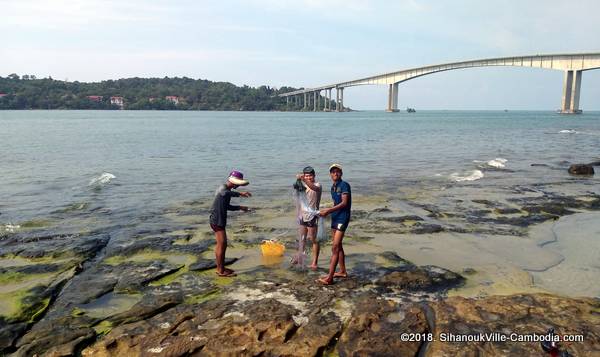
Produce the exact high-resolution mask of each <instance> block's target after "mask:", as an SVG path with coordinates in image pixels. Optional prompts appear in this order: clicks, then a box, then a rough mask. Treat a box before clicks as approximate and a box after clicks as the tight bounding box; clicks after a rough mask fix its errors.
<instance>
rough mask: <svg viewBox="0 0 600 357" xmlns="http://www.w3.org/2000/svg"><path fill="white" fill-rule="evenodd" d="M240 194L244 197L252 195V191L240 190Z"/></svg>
mask: <svg viewBox="0 0 600 357" xmlns="http://www.w3.org/2000/svg"><path fill="white" fill-rule="evenodd" d="M240 196H242V197H251V196H252V194H251V193H250V192H240Z"/></svg>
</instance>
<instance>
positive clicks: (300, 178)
mask: <svg viewBox="0 0 600 357" xmlns="http://www.w3.org/2000/svg"><path fill="white" fill-rule="evenodd" d="M302 179H304V175H303V174H296V180H302Z"/></svg>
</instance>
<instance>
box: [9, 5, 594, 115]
mask: <svg viewBox="0 0 600 357" xmlns="http://www.w3.org/2000/svg"><path fill="white" fill-rule="evenodd" d="M599 30H600V2H598V1H593V0H590V1H577V0H573V1H564V0H560V1H556V0H545V1H523V0H520V1H516V0H515V1H509V0H506V1H501V0H496V1H494V2H491V1H481V0H477V1H417V0H412V1H410V0H408V1H391V0H390V1H367V0H331V1H326V0H293V1H285V0H238V1H226V0H222V1H191V0H190V1H184V0H169V1H141V0H128V1H122V0H120V1H113V0H81V1H76V0H18V1H17V0H0V31H1V33H2V35H1V38H2V46H1V47H0V75H1V76H6V75H8V74H10V73H13V72H14V73H18V74H35V75H36V76H38V77H46V76H52V77H53V78H55V79H68V80H79V81H98V80H103V79H116V78H123V77H134V76H138V77H164V76H187V77H192V78H203V79H209V80H214V81H229V82H232V83H235V84H238V85H242V84H248V85H252V86H257V85H263V84H265V85H270V86H275V87H280V86H282V85H290V86H295V87H303V86H304V87H313V86H318V85H322V84H326V83H332V82H339V81H345V80H350V79H353V78H357V77H364V76H368V75H373V74H377V73H382V72H389V71H393V70H400V69H404V68H408V67H415V66H421V65H426V64H435V63H444V62H454V61H458V60H466V59H477V58H486V57H499V56H514V55H529V54H544V53H562V52H600V31H599ZM562 81H563V74H562V73H561V72H559V71H550V70H541V69H524V68H517V67H515V68H511V67H506V68H480V69H467V70H459V71H449V72H444V73H439V74H434V75H431V76H425V77H422V78H418V79H415V80H411V81H408V82H405V83H402V84H401V85H400V98H399V106H400V107H401V108H402V107H405V106H411V107H416V108H418V109H504V108H508V109H547V110H551V109H556V108H558V107H559V106H560V99H561V90H562ZM386 91H387V89H386V88H385V87H384V86H362V87H356V88H349V89H347V90H346V91H345V92H344V99H345V104H346V105H349V106H351V107H353V108H356V109H383V108H385V106H386V100H387V94H386V93H387V92H386ZM581 106H582V108H583V109H584V110H586V109H587V110H592V109H600V70H597V71H589V72H584V75H583V81H582V97H581Z"/></svg>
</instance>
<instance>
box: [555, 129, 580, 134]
mask: <svg viewBox="0 0 600 357" xmlns="http://www.w3.org/2000/svg"><path fill="white" fill-rule="evenodd" d="M558 133H559V134H577V131H575V130H573V129H564V130H561V131H559V132H558Z"/></svg>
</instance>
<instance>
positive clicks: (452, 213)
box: [0, 185, 600, 356]
mask: <svg viewBox="0 0 600 357" xmlns="http://www.w3.org/2000/svg"><path fill="white" fill-rule="evenodd" d="M567 186H568V185H567ZM561 187H562V188H563V191H559V190H556V189H555V187H552V185H548V186H544V187H540V186H527V187H525V186H513V187H508V188H506V190H505V193H506V192H508V193H510V195H509V194H506V195H503V199H494V198H490V197H491V196H490V195H489V194H485V195H484V194H482V195H481V197H477V195H476V194H475V195H471V197H472V198H471V199H469V200H466V199H463V198H461V195H460V194H458V193H457V192H453V193H452V194H451V195H449V196H450V197H452V199H441V198H440V197H441V195H447V194H448V191H449V190H460V189H461V187H459V186H457V187H454V188H452V187H450V188H447V189H446V190H444V191H443V192H442V191H440V193H439V195H438V196H429V197H423V196H410V195H409V194H407V195H406V196H402V195H400V194H399V195H398V196H399V198H398V199H397V200H396V201H393V200H389V199H388V200H387V201H385V200H383V201H382V200H379V201H373V200H371V199H367V198H363V199H361V198H360V197H357V204H356V210H355V212H354V213H353V214H354V221H353V228H352V230H351V231H350V234H349V236H348V238H347V240H348V248H347V249H348V258H347V259H348V266H349V272H350V274H351V276H350V277H349V278H347V279H343V280H339V281H338V282H337V283H336V284H335V285H333V286H327V287H324V286H320V285H318V284H316V283H315V282H314V280H315V279H316V278H317V277H318V276H319V275H320V274H322V273H323V271H319V272H311V271H296V270H293V269H290V268H289V267H287V266H286V262H285V261H274V262H267V261H263V262H261V261H260V257H259V256H257V254H258V251H259V249H258V244H259V243H260V241H261V240H262V239H265V238H270V237H273V236H279V235H281V234H285V232H286V231H285V230H283V228H282V227H284V226H285V225H289V218H287V215H288V213H287V211H286V209H287V208H285V207H279V206H277V205H275V206H273V207H270V208H268V209H265V210H263V211H262V212H259V213H256V214H255V216H249V217H246V218H243V217H241V216H240V217H236V224H235V225H234V226H233V227H232V230H231V237H230V238H231V242H230V243H231V245H232V248H231V250H230V251H229V252H228V256H229V257H234V258H238V259H239V260H238V261H237V262H236V259H230V260H229V262H228V263H229V264H234V265H233V267H234V268H235V269H237V270H238V271H240V272H241V274H240V275H239V276H238V277H236V278H218V277H217V276H216V275H215V274H214V270H213V268H214V266H213V261H212V259H211V256H212V248H213V239H212V236H211V234H210V232H208V231H207V229H206V222H205V217H206V209H207V203H206V202H188V203H186V204H183V205H181V206H178V207H174V208H170V209H167V210H166V211H164V212H161V213H160V214H159V215H156V216H148V217H142V218H140V221H139V222H136V223H135V224H124V225H120V226H114V225H110V224H108V223H106V225H105V226H104V227H99V228H97V229H95V230H93V231H82V230H73V229H68V228H65V226H64V225H62V226H48V225H43V224H39V225H36V226H33V227H31V228H28V229H21V230H18V231H16V232H3V233H2V236H1V240H0V298H1V299H2V306H1V307H0V355H1V354H6V355H15V356H33V355H47V356H69V355H84V356H129V355H142V356H145V355H147V356H184V355H232V356H233V355H236V356H237V355H247V356H256V355H263V356H284V355H289V356H315V355H325V356H327V355H329V356H333V355H340V356H350V355H380V356H384V355H389V356H398V355H401V356H456V355H468V356H470V355H473V356H475V355H494V356H496V355H500V356H527V355H543V351H542V349H541V346H540V343H539V342H483V341H479V342H468V343H459V342H444V341H441V340H440V335H441V334H442V333H453V334H456V335H478V334H486V333H500V334H504V335H510V334H512V333H515V334H522V335H523V334H533V333H536V334H544V333H546V331H547V330H548V329H549V328H555V329H556V331H557V333H559V334H580V335H582V336H583V342H573V343H568V344H567V343H565V344H564V345H563V346H562V348H563V349H564V350H568V351H569V353H571V354H572V355H574V356H593V355H600V300H599V299H598V298H593V297H589V298H579V297H569V296H564V295H556V294H548V293H544V292H538V291H537V290H535V289H531V290H527V291H520V292H516V293H510V294H507V293H503V294H501V295H495V294H493V293H480V294H478V295H476V296H474V297H464V296H460V295H461V293H460V292H461V289H464V288H465V287H467V286H469V285H470V284H471V285H472V284H476V285H481V286H480V289H481V290H482V291H483V290H484V289H485V285H486V283H485V282H482V280H478V279H480V278H478V274H480V272H478V271H477V268H471V267H469V266H464V267H463V269H454V270H455V271H456V272H453V271H451V270H450V269H448V268H447V264H441V261H440V264H435V265H433V264H420V265H419V264H416V263H413V262H410V261H409V259H406V258H405V257H401V256H399V255H398V253H397V250H393V249H386V248H385V244H383V243H381V244H380V242H379V240H381V237H386V239H391V240H393V239H405V238H406V237H411V238H410V239H415V240H422V241H425V240H431V241H434V240H436V239H437V240H441V239H446V238H443V237H447V236H445V235H444V234H452V235H453V236H451V237H450V238H448V239H451V238H452V237H453V238H452V239H456V241H458V240H461V239H462V240H466V239H467V238H469V239H471V238H473V237H475V238H477V237H492V236H494V237H496V236H501V237H511V239H523V240H524V241H526V240H527V239H529V238H527V234H528V232H529V230H528V229H529V228H530V227H532V226H536V225H539V224H540V223H543V222H553V221H557V220H559V219H560V217H564V216H569V215H574V214H577V213H579V212H593V211H596V210H598V209H600V196H598V195H597V194H595V193H593V192H589V191H588V192H575V193H569V192H568V189H564V187H565V186H564V185H562V186H561ZM471 190H472V191H476V190H477V187H471ZM398 202H401V203H398ZM77 214H78V215H79V216H80V217H81V216H83V217H88V215H90V216H91V215H95V214H97V208H95V207H87V206H85V207H84V206H82V207H79V208H78V212H77ZM68 215H72V212H67V211H64V212H57V213H56V216H55V217H52V219H54V220H61V219H66V217H67V216H68ZM109 221H110V220H108V221H107V222H109ZM288 235H289V233H288ZM286 238H288V237H287V236H286ZM475 238H473V239H475ZM489 240H491V241H493V239H492V238H489ZM292 241H293V233H292V234H291V235H290V237H289V242H290V243H288V249H293V244H292V243H291V242H292ZM406 242H408V241H403V244H404V243H406ZM376 243H377V244H376ZM534 243H536V242H534ZM386 244H388V243H386ZM389 244H393V242H390V243H389ZM432 244H433V243H432ZM481 244H484V243H481ZM532 244H533V243H532ZM539 245H540V246H542V245H543V243H539ZM441 246H443V247H444V246H445V247H447V249H449V250H450V249H452V247H451V245H448V244H447V242H446V243H445V245H443V244H442V245H441ZM408 248H410V247H408ZM408 248H407V249H408ZM423 248H426V247H419V248H418V249H421V250H420V251H422V252H423V253H424V254H425V253H427V251H426V250H424V249H423ZM327 250H328V247H327V246H325V248H324V251H327ZM407 251H408V250H407ZM324 259H325V258H324ZM514 259H516V258H514ZM410 260H413V259H410ZM547 261H548V262H549V263H548V265H551V264H550V263H553V262H554V263H555V262H559V263H560V259H558V260H556V259H554V258H553V259H550V258H548V259H547ZM437 265H440V266H437ZM441 266H444V267H441ZM529 267H530V268H531V266H529ZM544 267H545V263H544V264H542V263H540V267H534V268H531V271H535V269H542V268H544ZM405 333H406V334H409V336H411V337H409V338H405V337H402V336H403V334H405ZM411 334H412V335H411ZM416 336H419V337H416ZM423 336H426V337H428V336H432V338H424V337H423Z"/></svg>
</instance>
